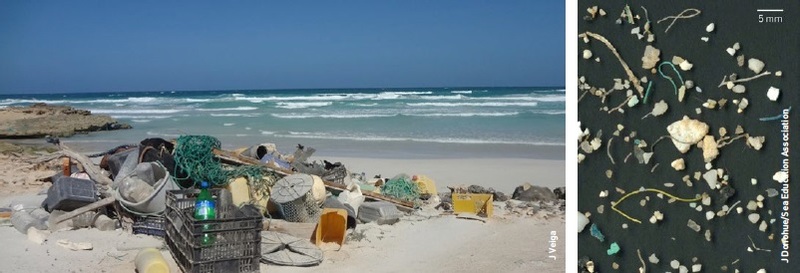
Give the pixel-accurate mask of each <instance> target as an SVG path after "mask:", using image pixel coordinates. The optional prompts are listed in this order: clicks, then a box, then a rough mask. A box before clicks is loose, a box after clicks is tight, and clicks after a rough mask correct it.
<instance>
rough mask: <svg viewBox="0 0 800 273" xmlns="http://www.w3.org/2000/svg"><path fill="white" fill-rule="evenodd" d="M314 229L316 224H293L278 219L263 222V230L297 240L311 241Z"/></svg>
mask: <svg viewBox="0 0 800 273" xmlns="http://www.w3.org/2000/svg"><path fill="white" fill-rule="evenodd" d="M316 229H317V223H294V222H289V221H286V220H280V219H266V220H264V230H270V231H276V232H280V233H285V234H289V235H292V236H294V237H297V238H305V239H309V240H312V239H313V238H314V235H315V231H316Z"/></svg>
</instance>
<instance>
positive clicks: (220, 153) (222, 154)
mask: <svg viewBox="0 0 800 273" xmlns="http://www.w3.org/2000/svg"><path fill="white" fill-rule="evenodd" d="M212 152H213V153H214V155H216V156H217V157H218V158H220V159H221V160H225V161H228V162H229V163H233V165H255V166H264V167H266V168H268V169H270V170H272V171H275V172H276V173H278V174H281V175H284V176H286V175H289V174H292V173H293V172H292V170H287V169H284V168H280V167H278V166H275V165H274V164H264V163H261V161H258V160H256V159H255V158H249V157H246V156H241V155H238V154H235V153H233V152H229V151H225V150H220V149H214V150H213V151H212Z"/></svg>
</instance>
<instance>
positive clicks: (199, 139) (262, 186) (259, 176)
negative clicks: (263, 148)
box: [171, 135, 277, 194]
mask: <svg viewBox="0 0 800 273" xmlns="http://www.w3.org/2000/svg"><path fill="white" fill-rule="evenodd" d="M221 146H222V144H221V143H220V141H219V140H218V139H216V138H214V137H211V136H205V135H199V136H180V137H178V139H177V140H176V142H175V151H174V152H173V157H174V158H175V166H176V169H177V168H180V169H182V170H183V171H184V172H185V173H186V177H177V176H175V174H176V173H177V172H175V171H173V172H171V173H172V175H173V178H174V179H175V181H176V182H179V183H180V182H184V181H187V180H192V181H194V182H195V183H198V182H199V181H208V182H211V183H212V184H214V185H216V186H225V185H227V184H228V182H229V181H230V180H231V179H233V178H237V177H245V178H247V180H248V181H249V182H250V185H251V186H252V187H253V188H255V189H256V191H259V192H262V193H267V194H269V188H270V187H272V185H271V184H273V183H274V182H275V181H276V180H277V175H276V174H275V173H274V172H272V171H270V170H268V169H266V168H264V167H261V166H239V167H231V168H224V167H223V166H222V164H221V163H220V162H219V160H218V159H216V158H215V157H214V153H213V150H214V149H220V148H221Z"/></svg>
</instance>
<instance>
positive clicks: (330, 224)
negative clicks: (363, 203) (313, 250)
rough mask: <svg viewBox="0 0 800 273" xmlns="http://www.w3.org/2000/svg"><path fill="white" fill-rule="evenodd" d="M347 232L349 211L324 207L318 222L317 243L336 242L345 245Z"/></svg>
mask: <svg viewBox="0 0 800 273" xmlns="http://www.w3.org/2000/svg"><path fill="white" fill-rule="evenodd" d="M346 234H347V211H346V210H344V209H331V208H326V209H323V210H322V215H320V216H319V223H318V224H317V232H316V244H317V245H321V244H322V243H327V242H334V243H337V244H339V245H344V239H345V237H346Z"/></svg>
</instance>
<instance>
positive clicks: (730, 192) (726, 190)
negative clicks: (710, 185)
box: [719, 185, 736, 204]
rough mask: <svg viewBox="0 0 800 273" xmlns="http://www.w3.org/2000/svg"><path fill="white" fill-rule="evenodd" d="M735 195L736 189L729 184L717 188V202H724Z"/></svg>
mask: <svg viewBox="0 0 800 273" xmlns="http://www.w3.org/2000/svg"><path fill="white" fill-rule="evenodd" d="M734 195H736V189H734V188H733V187H731V186H730V185H726V186H723V187H722V188H721V189H719V203H720V204H725V203H726V202H728V199H730V198H731V197H733V196H734Z"/></svg>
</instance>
